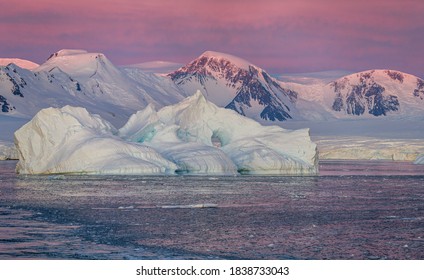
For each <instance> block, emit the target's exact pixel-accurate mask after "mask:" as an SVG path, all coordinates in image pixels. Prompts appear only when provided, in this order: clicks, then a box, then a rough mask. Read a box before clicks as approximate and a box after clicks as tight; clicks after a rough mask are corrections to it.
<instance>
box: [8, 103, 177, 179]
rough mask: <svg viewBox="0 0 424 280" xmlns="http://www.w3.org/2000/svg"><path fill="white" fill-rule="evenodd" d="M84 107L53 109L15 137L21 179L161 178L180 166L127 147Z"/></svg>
mask: <svg viewBox="0 0 424 280" xmlns="http://www.w3.org/2000/svg"><path fill="white" fill-rule="evenodd" d="M116 132H117V130H116V129H115V128H114V127H113V126H112V125H111V124H110V123H108V122H107V121H105V120H103V119H101V118H100V116H98V115H91V114H90V113H88V111H87V110H86V109H84V108H79V107H71V106H65V107H63V108H61V109H57V108H48V109H43V110H41V111H40V112H38V113H37V114H36V115H35V117H34V118H33V119H32V120H31V121H30V122H29V123H27V124H25V125H24V126H23V127H21V128H20V129H19V130H18V131H16V132H15V145H16V147H17V149H18V152H19V162H18V164H17V167H16V171H17V173H20V174H57V173H59V174H60V173H75V174H160V173H168V172H169V173H172V172H174V170H175V169H176V165H175V164H174V163H172V162H170V161H168V160H166V159H164V158H163V157H162V156H161V155H160V154H158V153H157V152H156V151H155V150H153V149H151V148H149V147H147V146H145V145H139V144H137V143H131V142H126V141H124V140H122V139H120V138H119V137H116V136H115V135H114V133H116Z"/></svg>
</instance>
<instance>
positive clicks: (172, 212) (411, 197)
mask: <svg viewBox="0 0 424 280" xmlns="http://www.w3.org/2000/svg"><path fill="white" fill-rule="evenodd" d="M15 165H16V162H14V161H3V162H0V259H361V260H362V259H423V258H424V166H423V165H413V164H411V163H406V162H379V161H363V162H361V161H327V162H323V163H322V164H321V166H320V170H321V173H320V176H311V177H281V176H278V177H276V176H227V177H220V176H68V175H53V176H19V175H16V174H15V172H14V168H15Z"/></svg>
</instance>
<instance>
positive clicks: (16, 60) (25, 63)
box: [0, 58, 40, 70]
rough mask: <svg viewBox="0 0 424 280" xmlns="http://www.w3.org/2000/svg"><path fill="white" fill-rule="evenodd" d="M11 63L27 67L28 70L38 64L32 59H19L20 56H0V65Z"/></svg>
mask: <svg viewBox="0 0 424 280" xmlns="http://www.w3.org/2000/svg"><path fill="white" fill-rule="evenodd" d="M11 63H13V64H15V65H18V66H19V67H21V68H24V69H28V70H32V69H35V68H37V67H38V66H40V65H38V64H37V63H35V62H32V61H29V60H26V59H20V58H0V66H7V65H9V64H11Z"/></svg>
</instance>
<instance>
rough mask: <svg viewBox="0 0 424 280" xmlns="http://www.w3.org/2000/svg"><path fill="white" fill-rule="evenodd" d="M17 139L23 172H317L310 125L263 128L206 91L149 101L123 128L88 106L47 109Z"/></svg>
mask: <svg viewBox="0 0 424 280" xmlns="http://www.w3.org/2000/svg"><path fill="white" fill-rule="evenodd" d="M15 144H16V147H17V149H18V151H19V158H20V161H19V163H18V165H17V172H18V173H22V174H50V173H86V174H176V173H188V174H222V175H234V174H238V173H242V174H276V175H313V174H317V173H318V152H317V147H316V145H315V143H313V142H312V141H311V139H310V136H309V130H308V129H301V130H295V131H291V130H286V129H283V128H281V127H278V126H262V125H261V124H259V123H258V122H256V121H254V120H251V119H249V118H246V117H244V116H241V115H239V114H238V113H236V112H234V111H232V110H229V109H224V108H219V107H218V106H216V105H215V104H213V103H211V102H209V101H207V100H206V98H205V97H204V96H203V95H202V93H201V92H200V91H197V92H196V93H195V94H194V95H193V96H190V97H188V98H186V99H184V100H183V101H181V102H180V103H177V104H175V105H170V106H167V107H163V108H162V109H160V110H159V111H156V110H155V108H154V107H153V105H149V106H146V107H145V108H144V109H143V110H141V111H138V112H137V113H135V114H133V115H132V116H131V117H130V118H129V120H128V122H127V123H126V124H125V125H124V126H123V127H122V128H121V129H119V130H116V129H115V128H114V127H113V126H112V125H111V124H110V123H108V122H107V121H105V120H103V119H101V118H100V117H99V116H98V115H91V114H90V113H88V111H87V110H86V109H84V108H76V107H70V106H65V107H63V108H61V109H54V108H49V109H44V110H41V111H40V112H39V113H38V114H37V115H36V116H35V117H34V118H33V119H32V120H31V121H30V122H29V123H27V124H26V125H24V126H23V127H22V128H21V129H19V130H18V131H17V132H16V133H15Z"/></svg>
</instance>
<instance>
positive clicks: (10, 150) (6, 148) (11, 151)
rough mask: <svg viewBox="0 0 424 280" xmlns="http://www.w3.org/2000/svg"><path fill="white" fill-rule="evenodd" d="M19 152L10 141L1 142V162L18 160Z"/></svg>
mask: <svg viewBox="0 0 424 280" xmlns="http://www.w3.org/2000/svg"><path fill="white" fill-rule="evenodd" d="M18 158H19V155H18V151H17V150H16V148H15V145H14V144H13V143H11V142H8V141H1V140H0V160H8V159H18Z"/></svg>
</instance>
